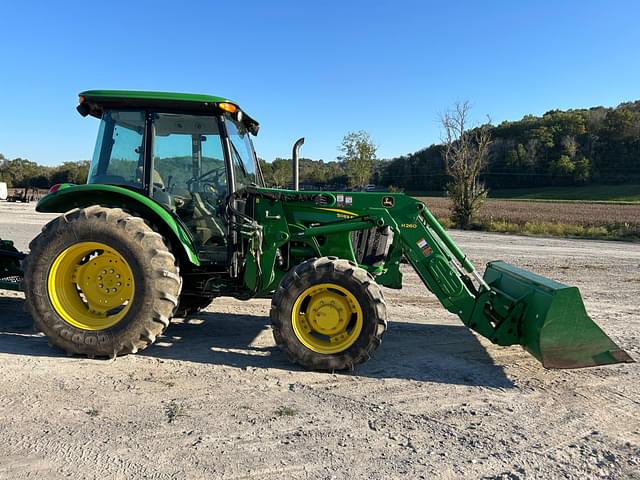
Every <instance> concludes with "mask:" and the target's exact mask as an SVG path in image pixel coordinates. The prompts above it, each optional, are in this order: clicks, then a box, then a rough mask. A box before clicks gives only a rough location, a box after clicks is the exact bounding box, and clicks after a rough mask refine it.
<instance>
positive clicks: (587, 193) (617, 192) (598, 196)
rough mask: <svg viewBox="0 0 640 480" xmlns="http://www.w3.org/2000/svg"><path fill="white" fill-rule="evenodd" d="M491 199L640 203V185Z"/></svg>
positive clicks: (512, 192) (504, 192)
mask: <svg viewBox="0 0 640 480" xmlns="http://www.w3.org/2000/svg"><path fill="white" fill-rule="evenodd" d="M409 193H411V194H412V195H420V196H426V197H443V196H444V192H409ZM489 197H490V198H504V199H514V200H569V201H588V202H593V201H596V202H624V203H640V185H589V186H586V187H547V188H517V189H500V190H491V191H490V192H489Z"/></svg>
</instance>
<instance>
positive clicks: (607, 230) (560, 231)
mask: <svg viewBox="0 0 640 480" xmlns="http://www.w3.org/2000/svg"><path fill="white" fill-rule="evenodd" d="M420 198H421V200H422V201H424V202H425V203H426V205H427V207H428V208H429V209H430V210H431V211H432V212H433V214H434V215H435V216H436V217H437V218H438V219H439V220H440V221H442V222H443V224H444V225H446V226H448V227H450V226H451V222H450V221H449V216H450V212H449V200H448V199H446V198H442V197H420ZM475 228H477V229H479V230H485V231H491V232H506V233H525V234H534V235H552V236H561V237H586V238H606V239H612V240H631V241H638V240H640V202H639V203H628V204H620V203H606V202H605V203H602V202H584V201H582V202H571V201H569V202H560V201H554V202H540V201H523V200H503V199H492V198H490V199H488V200H487V202H486V203H485V205H484V206H483V208H482V210H481V211H480V213H479V215H478V217H477V219H476V222H475Z"/></svg>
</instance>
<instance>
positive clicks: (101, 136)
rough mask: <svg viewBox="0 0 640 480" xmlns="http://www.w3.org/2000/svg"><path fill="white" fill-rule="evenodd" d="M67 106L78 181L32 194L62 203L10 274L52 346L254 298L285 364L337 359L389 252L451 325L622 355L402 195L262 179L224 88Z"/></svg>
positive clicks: (587, 362)
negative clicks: (84, 169)
mask: <svg viewBox="0 0 640 480" xmlns="http://www.w3.org/2000/svg"><path fill="white" fill-rule="evenodd" d="M78 111H79V112H80V113H81V114H82V115H83V116H93V117H96V118H99V119H100V127H99V132H98V139H97V143H96V148H95V152H94V156H93V159H92V161H91V167H90V171H89V178H88V183H87V184H86V185H70V184H63V185H56V186H54V187H52V189H51V191H50V193H49V194H48V195H47V196H46V197H44V198H43V199H41V200H40V202H39V203H38V206H37V210H38V211H41V212H59V213H61V215H60V217H58V218H57V219H56V220H54V221H52V222H50V223H49V224H48V225H46V226H45V227H44V229H43V231H42V233H41V234H40V235H39V236H38V237H37V238H36V239H34V241H33V242H32V243H31V245H30V250H31V251H30V254H29V256H28V257H27V258H26V260H24V279H23V281H22V283H21V285H22V286H23V288H24V291H25V297H26V304H27V308H28V310H29V311H30V312H31V314H32V316H33V318H34V322H35V325H36V327H37V328H38V329H39V330H41V331H43V332H44V333H45V334H46V335H47V336H48V337H49V340H50V342H51V343H52V344H53V345H56V346H58V347H60V348H62V349H64V350H66V351H67V352H70V353H77V354H84V355H88V356H112V357H113V356H116V355H122V354H126V353H134V352H136V351H138V350H140V349H142V348H145V347H146V346H148V345H150V344H152V343H153V342H154V341H155V339H156V338H157V337H158V336H159V335H160V334H162V333H163V332H164V330H165V329H166V328H167V327H168V326H169V324H170V321H171V318H172V317H174V316H185V315H189V314H191V313H193V312H195V311H197V310H198V309H200V308H204V307H205V306H206V305H208V303H209V302H211V301H212V299H214V298H216V297H219V296H233V297H236V298H240V299H249V298H253V297H271V298H272V303H271V320H272V326H273V334H274V337H275V340H276V342H277V344H278V345H279V346H280V347H281V348H282V350H283V351H284V352H285V353H286V354H287V355H288V356H289V358H290V359H291V360H292V361H294V362H297V363H299V364H301V365H303V366H305V367H307V368H311V369H317V370H341V369H352V368H354V366H355V365H357V364H359V363H362V362H364V361H366V360H367V359H369V358H370V356H371V354H372V353H373V351H374V350H375V349H377V348H378V347H379V345H380V343H381V340H382V336H383V334H384V332H385V330H386V326H387V322H386V319H387V313H386V307H385V302H384V298H383V294H382V290H381V288H380V287H381V286H385V287H389V288H401V287H402V273H401V271H400V262H401V259H402V258H403V257H405V258H406V259H407V260H408V261H409V263H410V264H411V265H412V266H413V268H414V269H415V271H416V272H417V273H418V275H419V276H420V278H421V279H422V281H423V282H424V284H425V286H426V287H427V288H428V289H429V290H430V291H431V292H432V293H433V294H434V295H435V296H436V297H437V298H438V300H439V301H440V302H441V304H442V305H443V306H444V307H445V308H446V309H447V310H448V311H450V312H452V313H454V314H455V315H457V316H459V317H460V319H461V320H462V322H463V323H464V324H465V325H466V326H467V327H469V328H471V329H473V330H474V331H476V332H477V333H479V334H480V335H482V336H484V337H486V338H488V339H489V340H490V341H492V342H493V343H496V344H498V345H505V346H506V345H521V346H523V347H524V348H525V349H526V350H527V351H529V352H530V353H531V354H532V355H533V356H535V357H536V358H537V359H538V360H540V361H541V362H542V364H543V366H545V367H547V368H573V367H584V366H592V365H603V364H610V363H617V362H631V361H633V360H632V359H631V358H630V357H629V355H627V354H626V352H624V351H623V350H621V349H620V348H619V347H618V346H617V345H616V344H615V343H614V342H613V341H612V340H611V339H609V337H608V336H607V335H606V334H604V333H603V332H602V330H600V328H599V327H598V326H597V325H596V324H595V323H594V322H593V321H592V320H591V319H590V318H589V317H588V315H587V313H586V311H585V308H584V305H583V302H582V299H581V297H580V293H579V291H578V290H577V288H575V287H569V286H566V285H563V284H561V283H557V282H555V281H553V280H549V279H547V278H544V277H541V276H538V275H535V274H533V273H530V272H527V271H525V270H521V269H519V268H517V267H515V266H512V265H509V264H506V263H504V262H501V261H495V262H490V263H489V264H488V265H487V267H486V270H485V272H484V275H480V274H479V273H478V272H477V271H476V270H475V269H474V267H473V265H472V264H471V262H470V261H469V259H468V258H467V257H466V256H465V255H464V253H463V252H462V251H461V250H460V249H459V248H458V246H457V245H456V244H455V243H454V242H453V240H452V239H451V237H450V236H449V235H448V234H447V232H446V231H445V230H444V229H443V228H442V226H441V225H440V224H439V223H438V222H437V220H436V219H435V218H434V216H433V215H432V214H431V212H430V211H429V210H428V208H427V207H426V206H425V204H424V203H422V202H421V201H419V200H416V199H414V198H411V197H409V196H406V195H404V194H398V193H393V194H392V193H365V192H324V191H318V192H308V191H298V190H297V188H296V187H297V182H295V186H294V189H292V190H283V189H270V188H265V186H264V180H263V178H262V175H261V172H260V168H259V163H258V162H257V158H256V155H255V152H254V150H253V145H252V142H251V139H250V136H251V135H256V134H257V132H258V123H257V122H256V121H255V120H253V119H252V118H251V117H250V116H249V115H247V114H246V113H245V112H244V111H243V110H241V109H240V107H239V106H238V105H237V104H235V103H233V102H231V101H229V100H227V99H225V98H221V97H212V96H207V95H192V94H174V93H158V92H135V91H113V90H106V91H105V90H102V91H96V90H94V91H87V92H83V93H82V94H80V104H79V106H78ZM301 143H302V142H301V141H299V142H297V143H296V146H295V148H294V162H293V163H294V172H293V173H294V179H297V168H296V165H297V162H296V160H297V150H298V148H299V146H300V145H301ZM18 255H19V254H18ZM6 257H7V260H4V261H5V262H7V263H10V262H13V263H11V265H13V266H14V267H15V265H16V261H18V262H19V261H21V259H20V258H19V257H16V252H12V253H10V254H7V255H6ZM4 258H5V256H4V254H3V253H1V252H0V262H3V259H4ZM8 259H10V261H9V260H8ZM2 264H3V263H0V265H2ZM14 277H17V275H16V272H15V269H14V270H13V271H12V278H13V281H14V283H15V281H16V280H15V278H14ZM1 280H2V279H1V278H0V281H1ZM2 285H3V284H0V287H2Z"/></svg>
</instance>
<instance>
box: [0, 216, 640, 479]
mask: <svg viewBox="0 0 640 480" xmlns="http://www.w3.org/2000/svg"><path fill="white" fill-rule="evenodd" d="M32 208H33V207H28V206H15V205H12V206H7V205H6V204H2V203H0V237H1V238H5V237H13V238H15V239H17V240H18V242H17V244H18V246H19V247H20V248H23V249H24V248H25V247H26V244H27V243H28V240H29V238H30V237H32V236H33V235H35V234H36V233H37V231H38V228H39V225H40V224H42V223H45V222H46V221H47V217H45V216H36V215H35V214H34V213H32ZM454 237H455V239H456V240H457V241H458V242H459V243H460V245H461V246H462V248H463V250H465V251H466V252H467V253H468V254H469V256H470V257H471V258H472V260H473V261H474V262H475V263H476V265H479V266H481V265H482V264H484V263H485V262H487V261H489V260H491V259H498V258H500V259H503V260H506V261H508V262H511V263H514V264H516V265H519V266H522V267H524V268H527V269H529V270H532V271H535V272H537V273H540V274H542V275H546V276H550V277H553V278H555V279H557V280H559V281H562V282H565V283H571V284H575V285H578V286H579V287H580V288H581V289H582V293H583V296H584V298H585V302H586V305H587V309H588V310H589V312H590V313H591V315H592V316H593V317H594V318H595V319H597V321H598V323H599V324H600V325H601V326H602V327H603V328H604V330H605V331H606V332H607V333H609V334H610V335H611V337H612V338H613V339H614V340H615V341H617V342H618V343H619V344H620V345H621V346H622V347H623V348H625V349H626V350H627V351H628V352H629V353H630V354H631V355H632V356H633V357H634V358H635V359H636V360H639V359H640V300H639V299H640V245H637V244H635V245H634V244H626V243H614V242H610V243H608V242H596V241H574V240H559V239H543V238H527V237H517V236H501V235H492V234H482V233H475V232H466V233H454ZM404 273H405V288H404V289H403V290H401V291H393V290H385V295H386V299H387V302H388V312H389V319H390V329H389V332H388V334H387V336H386V337H385V341H384V343H383V345H382V346H381V348H380V349H379V350H378V352H377V353H376V355H375V356H374V358H373V359H372V360H371V361H369V362H368V363H367V364H365V365H363V366H361V367H360V368H358V369H357V370H356V371H355V372H353V373H349V374H335V375H333V374H323V373H313V372H306V371H303V370H301V369H300V368H298V367H296V366H293V365H290V364H289V363H288V362H287V360H286V358H285V357H284V355H283V354H281V353H280V352H279V351H278V350H277V349H276V348H275V347H274V342H273V339H272V336H271V332H270V327H269V323H268V318H267V314H268V306H269V302H268V301H266V300H256V301H250V302H238V301H235V300H231V299H219V300H216V301H215V302H214V303H213V304H212V305H211V306H210V307H209V308H208V309H207V311H206V312H204V313H202V314H201V315H198V316H197V317H195V318H192V319H190V320H189V321H178V322H175V323H174V324H173V325H172V326H171V327H170V329H169V330H168V331H167V335H166V336H165V337H164V338H162V339H161V341H159V342H158V343H157V344H156V345H154V346H153V347H151V348H150V349H148V350H146V351H145V352H143V353H141V354H138V355H131V356H128V357H123V358H119V359H117V360H116V361H102V360H88V359H83V358H69V357H66V356H65V355H64V354H62V353H60V352H59V351H56V350H53V349H51V348H49V347H48V346H47V341H46V339H45V338H43V337H40V336H38V335H34V334H33V333H32V332H31V320H30V318H29V317H28V316H27V315H26V314H25V313H24V312H23V310H22V304H23V300H22V299H23V297H22V295H21V294H16V293H11V292H7V291H0V368H1V372H2V375H1V376H0V478H2V479H5V478H6V479H17V480H21V479H27V478H34V479H35V478H38V479H49V478H68V477H71V478H105V479H125V478H126V479H131V478H150V479H200V478H202V479H204V478H207V479H212V478H222V479H240V478H245V479H249V478H255V479H281V478H311V479H316V478H335V479H356V478H357V479H360V478H363V479H364V478H366V479H390V478H408V479H414V478H451V479H454V478H456V479H457V478H492V479H519V478H521V479H525V478H526V479H529V478H544V479H550V478H570V479H585V478H615V479H628V478H637V479H640V419H639V416H640V374H639V371H638V364H626V365H616V366H609V367H599V368H591V369H582V370H573V371H549V370H544V369H543V368H542V367H541V366H540V365H539V363H538V362H537V361H536V360H534V359H533V358H532V357H531V356H529V355H528V354H527V353H525V352H524V351H523V350H522V349H520V348H519V347H510V348H502V347H496V346H493V345H491V344H489V342H487V341H485V340H484V339H481V338H478V337H476V336H475V335H474V334H472V333H471V332H470V331H468V330H467V329H466V328H464V327H463V326H462V325H461V323H460V322H459V320H458V319H457V318H456V317H454V316H452V315H450V314H448V313H447V312H446V311H445V310H444V309H443V308H441V307H440V306H439V305H438V304H437V301H436V299H435V297H433V296H432V295H430V294H429V293H428V292H427V290H426V289H425V288H424V287H423V286H422V284H421V283H420V281H419V279H418V277H417V276H416V275H415V274H414V273H413V272H412V271H411V270H410V269H409V268H405V269H404Z"/></svg>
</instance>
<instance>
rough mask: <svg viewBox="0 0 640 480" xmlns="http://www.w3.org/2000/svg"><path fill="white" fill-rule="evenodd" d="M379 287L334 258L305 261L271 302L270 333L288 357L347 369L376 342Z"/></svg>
mask: <svg viewBox="0 0 640 480" xmlns="http://www.w3.org/2000/svg"><path fill="white" fill-rule="evenodd" d="M386 316H387V311H386V305H385V302H384V298H383V296H382V291H381V289H380V287H379V286H378V284H377V283H375V280H374V279H373V277H372V276H371V274H369V273H368V272H367V271H366V270H364V269H362V268H360V267H358V266H357V265H356V264H355V263H353V262H350V261H348V260H342V259H338V258H335V257H322V258H317V259H311V260H307V261H306V262H303V263H301V264H300V265H298V266H297V267H295V268H294V269H292V270H291V271H290V272H289V273H288V274H287V275H286V276H285V277H284V279H283V280H282V282H281V284H280V286H279V287H278V290H277V291H276V293H275V294H274V296H273V299H272V301H271V322H272V327H273V336H274V338H275V341H276V343H277V344H278V346H279V347H280V348H281V349H282V350H283V351H284V352H285V353H286V354H287V356H288V357H289V359H290V360H291V361H292V362H295V363H298V364H300V365H302V366H304V367H306V368H309V369H313V370H323V371H334V370H345V369H353V368H354V367H355V366H356V365H358V364H360V363H363V362H365V361H367V360H368V359H369V358H370V357H371V355H372V354H373V352H374V351H375V350H376V349H377V348H378V347H379V346H380V344H381V343H382V336H383V335H384V333H385V331H386V328H387V321H386Z"/></svg>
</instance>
